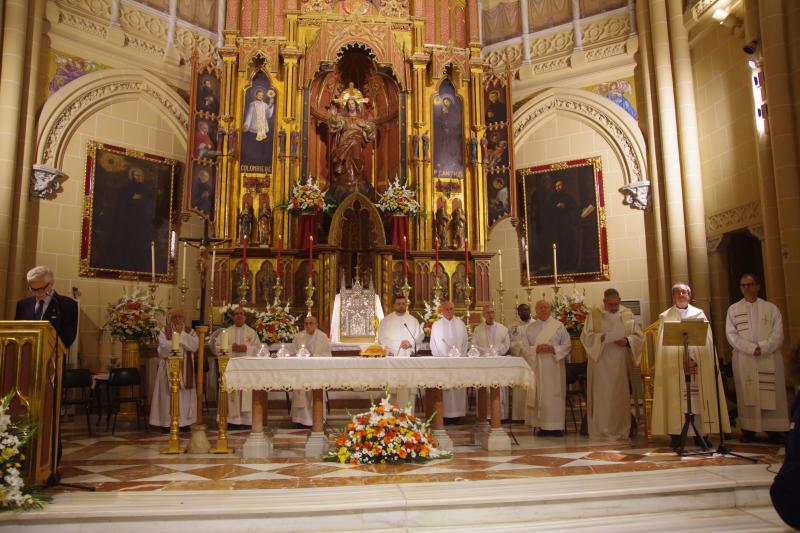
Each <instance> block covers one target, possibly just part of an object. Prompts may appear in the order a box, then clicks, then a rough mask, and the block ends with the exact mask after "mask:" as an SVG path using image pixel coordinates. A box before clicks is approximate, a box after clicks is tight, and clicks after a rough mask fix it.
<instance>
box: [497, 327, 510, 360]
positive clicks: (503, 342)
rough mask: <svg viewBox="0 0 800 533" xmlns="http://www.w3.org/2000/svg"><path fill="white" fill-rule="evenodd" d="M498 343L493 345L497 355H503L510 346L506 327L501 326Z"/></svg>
mask: <svg viewBox="0 0 800 533" xmlns="http://www.w3.org/2000/svg"><path fill="white" fill-rule="evenodd" d="M500 337H501V338H500V339H499V341H500V342H499V343H498V345H497V346H496V347H495V349H496V351H497V355H505V354H507V353H508V350H509V348H511V335H509V334H508V328H503V330H502V332H501V334H500ZM496 340H497V339H496Z"/></svg>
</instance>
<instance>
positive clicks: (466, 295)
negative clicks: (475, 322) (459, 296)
mask: <svg viewBox="0 0 800 533" xmlns="http://www.w3.org/2000/svg"><path fill="white" fill-rule="evenodd" d="M462 290H463V291H464V305H465V306H466V307H467V314H466V315H464V316H465V317H466V319H467V333H468V334H469V335H472V324H471V323H470V306H471V305H472V300H471V299H470V295H471V294H472V286H471V285H470V284H469V278H467V279H466V283H464V287H463V289H462Z"/></svg>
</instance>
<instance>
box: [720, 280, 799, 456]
mask: <svg viewBox="0 0 800 533" xmlns="http://www.w3.org/2000/svg"><path fill="white" fill-rule="evenodd" d="M739 289H740V290H741V291H742V296H744V298H742V299H741V300H739V301H738V302H736V303H735V304H733V305H732V306H730V307H729V308H728V318H727V321H726V324H725V333H726V335H727V337H728V342H729V343H730V344H731V347H732V348H733V377H734V380H735V382H736V404H737V407H738V411H739V426H740V427H741V429H742V435H741V437H740V440H741V441H742V442H753V441H755V440H756V433H759V432H762V431H763V432H766V434H767V437H768V438H769V440H770V442H772V443H774V444H782V443H783V442H784V440H785V436H784V433H785V432H786V431H788V430H789V412H788V411H787V409H786V386H785V384H786V382H785V378H784V373H783V357H781V345H782V344H783V320H782V319H781V312H780V311H779V310H778V308H777V306H775V304H773V303H770V302H767V301H765V300H762V299H761V298H759V297H758V292H759V291H760V290H761V284H760V283H759V281H758V278H757V277H756V276H755V275H754V274H744V275H743V276H742V277H741V278H740V280H739Z"/></svg>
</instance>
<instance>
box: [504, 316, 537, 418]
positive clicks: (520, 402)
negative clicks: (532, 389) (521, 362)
mask: <svg viewBox="0 0 800 533" xmlns="http://www.w3.org/2000/svg"><path fill="white" fill-rule="evenodd" d="M517 317H518V320H517V321H516V322H515V323H514V324H512V325H511V326H510V327H509V328H508V333H509V335H511V347H510V348H509V353H511V355H513V356H515V357H522V346H523V345H524V342H523V339H524V338H525V331H526V329H527V328H528V326H530V325H531V324H533V323H534V322H536V319H534V318H531V306H529V305H528V304H519V305H518V306H517ZM527 398H528V390H527V389H523V388H522V387H514V388H513V389H511V419H512V420H525V410H526V409H527V407H526V405H527V402H528V400H527Z"/></svg>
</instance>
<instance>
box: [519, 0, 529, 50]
mask: <svg viewBox="0 0 800 533" xmlns="http://www.w3.org/2000/svg"><path fill="white" fill-rule="evenodd" d="M519 7H520V12H519V13H520V18H521V19H522V20H521V22H522V62H523V63H524V64H526V65H530V64H531V36H530V35H529V33H530V31H531V30H530V24H529V23H528V0H519Z"/></svg>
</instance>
